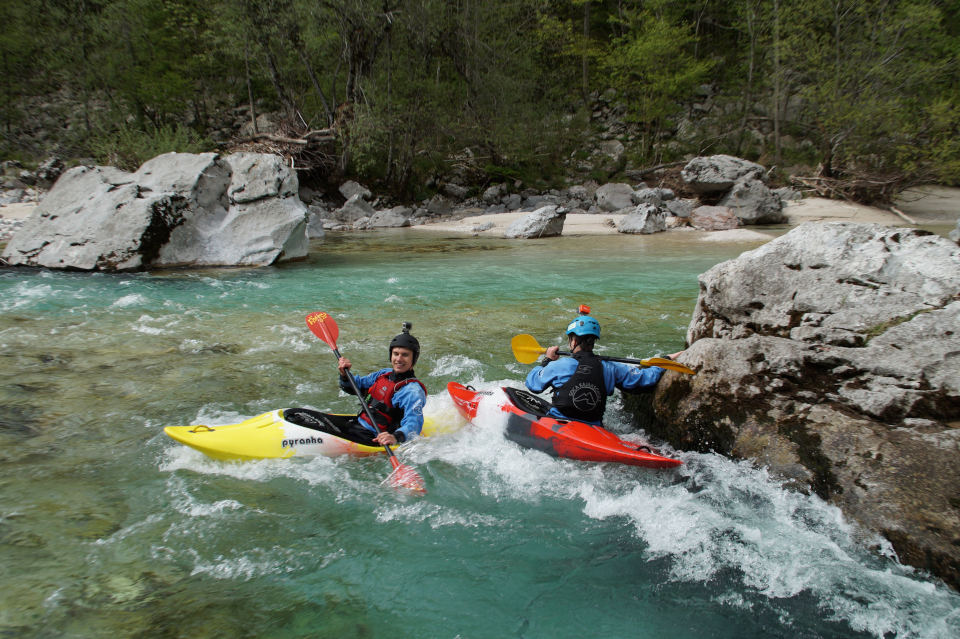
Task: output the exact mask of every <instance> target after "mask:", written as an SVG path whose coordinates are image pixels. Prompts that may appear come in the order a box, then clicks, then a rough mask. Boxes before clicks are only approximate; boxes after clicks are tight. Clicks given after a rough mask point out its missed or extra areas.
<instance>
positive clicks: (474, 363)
mask: <svg viewBox="0 0 960 639" xmlns="http://www.w3.org/2000/svg"><path fill="white" fill-rule="evenodd" d="M482 373H483V363H482V362H480V361H478V360H476V359H473V358H472V357H467V356H466V355H443V356H441V357H439V358H437V360H436V361H435V362H434V364H433V368H432V369H430V371H429V372H428V373H427V376H428V377H456V378H458V379H459V378H464V377H466V376H467V375H470V376H472V377H473V378H474V379H479V376H480V375H481V374H482Z"/></svg>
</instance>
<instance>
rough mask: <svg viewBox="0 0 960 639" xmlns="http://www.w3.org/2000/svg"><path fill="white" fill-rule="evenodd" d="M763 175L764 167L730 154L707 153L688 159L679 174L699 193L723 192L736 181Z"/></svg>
mask: <svg viewBox="0 0 960 639" xmlns="http://www.w3.org/2000/svg"><path fill="white" fill-rule="evenodd" d="M762 175H764V168H763V167H762V166H761V165H759V164H757V163H755V162H750V161H749V160H744V159H742V158H738V157H734V156H732V155H722V154H721V155H707V156H701V157H696V158H693V159H692V160H690V161H689V162H688V163H687V164H686V166H684V167H683V170H682V171H681V172H680V176H681V177H682V178H683V181H684V182H686V183H687V186H688V187H689V188H690V189H691V190H692V191H694V192H695V193H699V194H708V193H725V192H727V191H729V190H730V189H731V188H733V185H734V184H736V183H737V182H738V181H741V180H743V179H746V178H749V177H755V178H757V177H760V176H762Z"/></svg>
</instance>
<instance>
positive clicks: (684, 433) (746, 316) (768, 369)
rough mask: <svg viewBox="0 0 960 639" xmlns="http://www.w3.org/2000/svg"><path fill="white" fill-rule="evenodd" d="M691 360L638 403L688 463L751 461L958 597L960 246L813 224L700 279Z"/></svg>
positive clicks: (892, 231)
mask: <svg viewBox="0 0 960 639" xmlns="http://www.w3.org/2000/svg"><path fill="white" fill-rule="evenodd" d="M687 343H688V346H687V349H686V350H685V351H684V353H683V354H682V355H681V356H680V358H679V359H680V361H681V362H683V363H684V364H687V365H689V366H692V367H694V368H696V369H697V370H698V373H697V374H696V375H695V376H684V375H679V374H673V373H668V374H667V375H666V376H665V377H664V380H663V381H661V383H660V384H659V385H658V386H657V388H656V391H655V393H654V394H653V395H652V397H647V398H640V399H631V398H628V402H630V401H632V402H633V404H634V406H633V408H634V410H635V411H636V413H637V415H638V418H639V419H640V420H641V423H642V424H643V425H644V426H645V428H646V429H647V431H648V432H651V433H653V434H656V435H658V436H660V437H663V438H664V439H666V440H668V441H669V442H670V443H671V444H673V445H674V446H676V447H677V448H680V449H683V450H691V449H692V450H700V451H715V452H718V453H722V454H725V455H730V456H733V457H739V458H744V459H750V460H753V461H755V462H756V463H757V464H760V465H762V466H765V467H767V468H768V469H769V470H770V472H771V473H772V474H774V475H775V476H778V477H781V478H784V479H785V480H787V481H789V482H792V483H793V484H794V485H796V486H797V487H799V488H801V489H803V490H810V491H813V492H816V493H817V494H818V495H820V496H821V497H823V498H824V499H826V500H828V501H830V502H832V503H834V504H836V505H837V506H839V507H840V508H841V509H842V510H843V511H844V513H845V514H846V515H847V516H848V517H850V518H851V519H853V520H854V521H857V522H859V523H860V524H862V525H863V526H864V527H865V528H866V529H867V530H870V531H872V532H876V533H879V534H881V535H883V536H884V537H885V538H886V539H887V540H888V541H889V542H890V544H891V545H892V547H893V549H894V550H895V552H896V553H897V555H898V556H899V558H900V559H901V561H903V562H904V563H907V564H910V565H913V566H916V567H918V568H921V569H923V570H927V571H929V572H931V573H933V574H935V575H937V576H939V577H941V578H942V579H944V581H946V582H947V583H949V584H951V585H952V586H953V587H954V588H960V501H958V498H957V496H958V495H960V464H958V463H957V461H958V459H960V356H958V354H960V247H958V246H957V244H956V243H955V242H953V241H951V240H948V239H946V238H944V237H941V236H938V235H934V234H931V233H928V232H925V231H918V230H911V229H905V228H890V227H884V226H880V225H877V224H854V223H847V222H830V223H823V224H818V223H807V224H803V225H801V226H799V227H797V228H794V229H793V230H791V231H790V232H789V233H787V234H786V235H783V236H781V237H779V238H777V239H775V240H773V241H771V242H769V243H767V244H765V245H763V246H761V247H760V248H757V249H754V250H752V251H748V252H746V253H744V254H742V255H741V256H740V257H738V258H736V259H734V260H730V261H728V262H724V263H722V264H718V265H717V266H715V267H714V268H712V269H710V270H709V271H708V272H706V273H704V274H703V275H701V276H700V295H699V298H698V300H697V304H696V309H695V310H694V313H693V317H692V319H691V321H690V326H689V329H688V332H687Z"/></svg>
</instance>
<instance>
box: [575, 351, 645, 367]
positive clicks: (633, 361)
mask: <svg viewBox="0 0 960 639" xmlns="http://www.w3.org/2000/svg"><path fill="white" fill-rule="evenodd" d="M557 355H564V356H566V357H570V356H572V355H573V353H571V352H569V351H557ZM597 358H598V359H602V360H606V361H608V362H622V363H624V364H639V365H640V366H656V364H650V363H649V362H646V361H644V360H642V359H631V358H629V357H610V356H609V355H597Z"/></svg>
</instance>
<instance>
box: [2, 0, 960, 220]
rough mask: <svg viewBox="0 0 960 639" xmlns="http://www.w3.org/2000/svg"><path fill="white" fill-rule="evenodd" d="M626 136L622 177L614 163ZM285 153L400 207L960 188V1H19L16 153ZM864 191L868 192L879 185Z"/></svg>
mask: <svg viewBox="0 0 960 639" xmlns="http://www.w3.org/2000/svg"><path fill="white" fill-rule="evenodd" d="M605 142H618V143H620V144H622V145H623V150H622V153H620V154H619V155H618V160H617V162H616V163H614V164H613V165H611V164H610V163H609V162H607V163H602V162H599V163H598V162H596V161H591V154H593V155H595V150H596V149H597V148H598V145H602V144H603V143H605ZM244 145H246V146H251V145H252V146H254V147H256V146H257V145H261V146H263V145H266V146H267V147H269V148H272V149H275V150H277V151H278V152H282V153H284V154H285V155H287V156H289V158H290V160H291V162H292V163H294V164H295V166H296V168H298V169H299V170H300V171H301V173H300V175H301V181H307V182H310V181H314V182H322V181H324V180H330V179H333V178H335V179H343V178H345V177H353V178H356V179H360V180H362V181H364V182H365V183H368V184H370V185H375V186H376V187H378V188H379V189H381V190H383V191H384V192H388V193H390V194H392V195H394V196H396V197H401V198H403V197H405V198H415V197H424V196H426V195H429V193H430V190H431V189H432V188H434V187H435V186H436V185H437V184H438V181H439V180H443V179H450V180H453V179H456V181H457V182H458V183H460V184H464V185H465V186H468V187H477V188H479V187H482V186H483V185H485V184H488V183H490V182H493V181H498V180H504V179H514V180H522V181H523V182H524V183H526V184H529V185H532V186H533V185H535V186H539V187H542V188H549V187H550V186H552V185H562V184H564V183H565V181H570V180H571V179H574V178H576V179H584V178H593V179H597V180H607V179H610V178H612V177H615V176H616V175H618V174H621V175H624V174H625V175H628V176H629V175H633V176H637V175H642V173H643V171H644V169H646V168H648V167H654V166H659V165H664V164H669V163H671V162H675V161H679V160H682V159H684V158H686V157H690V156H692V155H703V154H715V153H728V154H731V155H737V156H740V157H744V158H747V159H751V160H755V161H758V162H761V163H763V164H765V165H767V166H769V167H772V169H773V171H775V172H779V173H781V174H782V175H784V176H785V175H787V174H788V173H794V172H800V173H804V174H806V175H808V176H809V177H810V178H812V179H815V180H823V181H824V183H827V181H829V183H830V184H834V185H837V186H838V188H840V189H841V191H842V190H843V189H846V194H847V195H853V196H855V197H856V198H857V199H861V200H866V201H869V200H871V199H875V200H876V199H885V198H888V197H890V196H892V195H893V194H895V192H896V191H897V190H899V189H900V188H904V187H906V186H909V185H911V184H916V183H919V182H938V183H941V184H950V185H957V184H960V3H957V2H956V0H873V1H867V0H860V1H856V0H670V1H667V0H633V1H631V0H618V1H615V0H559V1H554V2H547V1H544V0H498V1H496V2H483V1H481V0H459V1H456V0H448V1H442V0H378V1H371V0H337V1H331V0H259V1H256V2H255V1H252V0H18V1H17V2H4V3H2V5H0V159H14V160H18V161H20V162H21V163H25V164H28V165H29V164H31V163H37V162H39V161H41V160H43V159H44V158H45V157H48V156H50V155H51V154H53V155H57V156H60V157H62V158H64V159H65V161H67V162H68V164H69V163H79V162H91V161H93V162H96V163H100V164H111V165H115V166H119V167H121V168H126V169H133V168H135V167H136V166H138V165H139V164H140V163H141V162H143V161H144V160H146V159H148V158H150V157H153V156H154V155H157V154H158V153H162V152H165V151H170V150H177V151H194V152H196V151H208V150H214V149H219V150H230V149H235V148H243V147H244ZM858 188H859V189H860V190H862V191H863V192H862V193H858V191H857V189H858Z"/></svg>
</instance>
